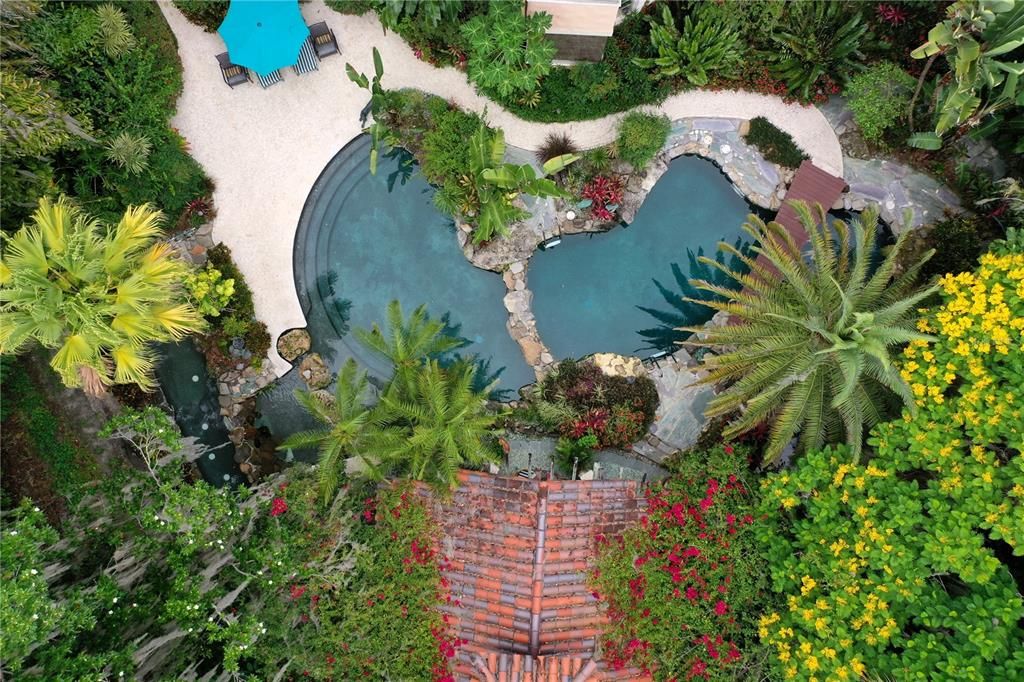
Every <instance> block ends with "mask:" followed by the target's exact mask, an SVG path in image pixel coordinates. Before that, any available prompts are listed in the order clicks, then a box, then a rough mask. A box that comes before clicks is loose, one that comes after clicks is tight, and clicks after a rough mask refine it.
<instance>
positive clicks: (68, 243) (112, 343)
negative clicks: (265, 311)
mask: <svg viewBox="0 0 1024 682" xmlns="http://www.w3.org/2000/svg"><path fill="white" fill-rule="evenodd" d="M161 218H162V216H161V213H160V212H159V211H156V210H154V209H153V208H151V207H150V206H149V205H148V204H147V205H143V206H136V207H129V208H128V210H126V211H125V213H124V216H123V217H122V218H121V221H120V222H119V223H117V225H109V226H108V225H104V224H103V223H101V222H99V221H98V220H95V219H93V218H90V217H88V216H86V215H85V214H84V213H83V212H82V211H81V210H79V209H78V208H77V207H76V206H73V205H72V204H71V203H69V202H68V200H67V199H66V198H65V197H63V196H62V197H60V199H58V200H57V202H56V203H52V202H51V201H50V200H49V199H46V198H44V199H40V201H39V208H38V209H37V210H36V211H35V213H33V215H32V219H31V223H30V224H28V225H26V226H25V227H22V228H21V230H19V231H18V232H17V233H16V234H15V235H14V236H13V237H11V238H9V239H8V240H7V242H6V249H5V253H4V257H3V261H2V262H0V353H17V352H19V351H21V350H24V349H25V348H27V347H28V346H29V345H30V344H31V343H32V342H33V341H35V342H38V343H39V344H40V345H42V346H44V347H45V348H51V349H56V353H54V355H53V358H52V360H51V361H50V365H51V366H52V367H53V369H54V370H55V371H56V372H57V373H58V374H59V375H60V377H61V380H62V381H63V382H64V384H65V385H67V386H83V385H84V387H85V389H86V390H87V391H88V392H90V393H94V394H95V393H100V392H102V390H103V386H104V385H109V384H112V383H118V384H125V383H134V384H138V385H139V386H141V387H143V388H145V389H149V388H152V386H153V385H154V380H153V353H152V351H151V349H150V345H151V343H152V342H154V341H173V340H178V339H181V338H182V337H184V336H185V335H187V334H189V333H192V332H195V331H198V330H200V329H201V328H202V326H203V320H202V317H201V316H200V315H199V314H198V313H197V312H196V311H195V309H193V307H192V306H191V305H190V304H189V303H188V301H187V298H186V294H185V292H184V289H183V284H182V283H183V282H184V280H185V276H186V275H187V274H188V273H189V271H190V267H189V266H188V264H186V263H185V262H184V261H182V260H181V259H180V258H178V257H177V255H176V252H175V251H174V249H173V248H172V247H170V246H169V245H167V244H166V243H164V242H161V241H157V238H158V237H159V236H160V233H161V229H160V222H161Z"/></svg>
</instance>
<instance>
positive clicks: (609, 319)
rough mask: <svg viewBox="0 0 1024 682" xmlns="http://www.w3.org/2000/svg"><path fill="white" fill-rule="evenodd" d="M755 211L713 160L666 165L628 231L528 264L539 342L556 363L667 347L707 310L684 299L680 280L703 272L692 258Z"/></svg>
mask: <svg viewBox="0 0 1024 682" xmlns="http://www.w3.org/2000/svg"><path fill="white" fill-rule="evenodd" d="M755 210H756V209H755V208H754V207H753V206H752V205H750V204H749V203H747V201H746V200H745V199H744V198H743V197H741V196H739V195H738V194H737V193H736V192H735V191H734V190H733V184H732V183H731V182H729V179H728V178H726V177H725V176H724V175H723V174H722V172H721V171H720V170H719V169H718V168H717V167H716V166H715V165H714V164H713V163H711V162H710V161H706V160H704V159H701V158H698V157H692V156H683V157H679V158H677V159H676V160H674V161H672V163H671V165H670V166H669V168H668V170H667V171H666V172H665V174H664V175H662V176H661V179H659V180H658V183H657V184H656V185H655V186H654V188H653V189H652V190H651V192H650V194H649V195H648V196H647V199H646V200H645V201H644V203H643V205H642V206H641V207H640V210H639V211H638V212H637V215H636V218H635V220H634V221H633V223H632V224H630V225H629V226H628V227H619V228H615V229H613V230H611V231H610V232H607V233H603V234H591V235H573V236H567V237H565V238H564V239H563V240H562V243H561V244H560V245H558V246H556V247H555V248H553V249H551V250H549V251H538V252H537V253H536V254H535V255H534V256H533V258H532V259H531V260H530V269H529V274H528V278H527V283H528V285H529V287H530V289H531V290H532V291H533V312H534V315H535V316H536V318H537V329H538V331H539V332H540V336H541V338H542V339H543V340H544V343H545V344H547V346H548V348H550V349H551V351H552V353H553V354H554V355H555V357H557V358H565V357H581V356H584V355H589V354H590V353H596V352H613V353H620V354H624V355H636V354H639V355H641V356H643V355H648V354H650V353H652V352H653V351H654V350H655V349H666V350H668V349H670V348H671V347H672V346H673V341H674V339H677V338H678V334H674V333H673V332H672V329H673V327H676V326H679V325H680V324H700V323H702V322H704V321H706V320H707V319H709V318H710V316H711V313H712V312H713V311H711V309H710V308H706V307H704V306H700V305H694V304H685V303H683V302H682V300H681V297H682V296H685V295H693V294H694V293H696V292H694V291H692V290H690V289H689V287H688V284H687V280H689V279H690V278H691V277H700V278H706V277H707V276H708V275H709V274H710V273H708V272H705V271H704V268H703V267H702V266H699V265H698V264H697V261H696V256H697V255H699V254H700V253H704V254H705V255H708V256H715V255H716V253H717V246H716V245H717V244H718V242H719V241H728V242H732V243H736V241H737V240H738V239H739V238H740V236H741V235H744V233H743V232H742V230H741V229H740V226H741V225H742V224H743V222H744V220H746V217H747V215H748V214H749V213H751V212H753V211H755ZM744 236H745V235H744Z"/></svg>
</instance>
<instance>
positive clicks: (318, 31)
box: [309, 21, 341, 59]
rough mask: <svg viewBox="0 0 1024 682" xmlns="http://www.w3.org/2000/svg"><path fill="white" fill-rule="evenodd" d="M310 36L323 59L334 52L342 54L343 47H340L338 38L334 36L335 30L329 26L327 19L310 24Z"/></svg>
mask: <svg viewBox="0 0 1024 682" xmlns="http://www.w3.org/2000/svg"><path fill="white" fill-rule="evenodd" d="M309 37H310V38H311V39H312V41H313V46H314V47H315V48H316V55H317V56H318V57H320V58H321V59H323V58H324V57H328V56H330V55H332V54H341V48H340V47H338V39H337V38H335V37H334V31H332V30H331V29H330V27H328V26H327V22H326V21H321V22H318V23H316V24H313V25H312V26H310V27H309Z"/></svg>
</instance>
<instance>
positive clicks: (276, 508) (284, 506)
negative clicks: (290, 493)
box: [270, 497, 288, 516]
mask: <svg viewBox="0 0 1024 682" xmlns="http://www.w3.org/2000/svg"><path fill="white" fill-rule="evenodd" d="M286 511H288V503H287V502H285V501H284V500H283V499H282V498H280V497H275V498H274V499H273V500H271V502H270V515H271V516H280V515H281V514H284V513H285V512H286Z"/></svg>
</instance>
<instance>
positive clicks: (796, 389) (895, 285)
mask: <svg viewBox="0 0 1024 682" xmlns="http://www.w3.org/2000/svg"><path fill="white" fill-rule="evenodd" d="M793 207H794V209H795V210H796V212H797V215H798V216H799V218H800V222H801V223H802V224H803V226H804V229H806V230H807V233H808V235H809V246H810V256H809V257H804V256H803V255H802V254H800V250H799V249H798V248H797V246H796V243H795V242H794V240H793V237H792V236H791V235H790V234H789V232H788V231H787V230H786V228H785V227H783V226H782V225H780V224H779V223H776V222H771V223H768V224H767V225H766V224H764V222H762V221H761V220H759V219H758V218H756V217H755V216H750V219H749V222H747V223H746V224H744V226H743V229H744V230H745V231H746V232H747V234H749V235H750V236H751V237H752V238H753V239H754V241H755V243H756V246H754V247H752V251H753V254H751V255H747V254H744V253H743V252H741V251H739V250H738V249H736V248H735V247H733V246H732V245H730V244H728V243H724V242H723V243H721V244H719V247H720V248H721V249H722V250H724V251H726V252H728V253H730V254H731V255H733V256H734V257H735V258H738V259H739V260H741V261H742V262H743V263H744V265H745V266H746V267H747V268H749V269H750V272H749V273H742V272H739V271H736V270H734V269H731V268H730V267H728V266H726V265H724V264H722V263H720V262H718V261H715V260H713V259H710V258H702V261H703V262H705V263H706V264H708V265H709V266H711V267H713V268H716V269H718V270H721V271H722V272H723V273H725V274H726V275H728V276H729V277H730V278H732V279H734V280H736V281H737V282H738V283H739V284H740V285H741V287H742V289H740V290H732V289H729V288H727V287H725V286H721V285H719V284H713V283H709V282H707V281H705V280H694V281H693V284H694V286H696V287H697V288H698V289H702V290H704V291H707V292H710V293H712V294H715V295H717V296H719V297H721V298H720V300H715V299H713V300H701V299H688V300H692V301H693V302H694V303H699V304H701V305H705V306H708V307H710V308H714V309H715V310H720V311H724V312H727V313H728V314H729V316H730V324H729V325H726V326H724V327H710V328H708V329H703V328H699V327H695V328H684V330H685V331H690V332H700V333H701V334H702V337H703V338H701V339H700V340H699V341H693V342H690V341H688V342H687V343H688V344H692V345H696V346H705V347H711V348H716V349H720V350H721V354H720V355H711V356H709V357H708V358H707V359H706V360H705V367H706V368H707V370H708V374H707V375H706V376H705V377H704V378H703V379H702V381H703V383H719V382H727V383H729V382H731V383H730V385H728V386H727V388H725V389H724V390H723V391H722V392H721V393H719V394H718V395H717V396H716V397H715V398H714V399H712V400H711V402H710V403H709V404H708V408H707V411H706V414H707V415H708V416H709V417H713V416H719V415H728V414H732V413H734V412H736V411H738V410H739V411H740V415H739V416H738V417H737V418H736V419H735V420H734V421H733V422H732V423H731V424H729V426H728V427H727V429H726V430H725V434H724V435H725V436H726V437H733V436H736V435H739V434H741V433H744V432H746V431H749V430H751V429H753V428H754V427H756V426H758V425H759V424H762V423H768V424H771V436H770V439H769V443H768V446H767V450H766V452H765V459H766V461H771V460H774V459H776V458H778V457H779V455H780V454H781V453H782V451H783V449H784V448H785V447H786V445H787V443H789V442H790V440H792V439H793V438H794V436H796V435H797V434H799V438H800V441H799V447H800V450H801V451H805V450H809V449H814V448H817V447H820V446H821V445H823V444H825V443H829V442H835V441H838V440H841V439H844V438H845V441H846V443H847V444H848V445H849V446H850V449H851V451H852V452H853V454H854V456H855V457H856V456H859V454H860V449H861V439H862V435H863V431H864V430H865V429H866V428H869V427H871V426H872V425H873V424H875V423H876V422H878V421H879V420H881V419H884V418H885V416H886V415H885V414H884V413H885V411H886V410H885V405H886V402H887V401H892V398H893V396H895V397H897V398H898V399H899V400H901V401H902V403H903V404H904V405H905V406H906V407H907V408H908V409H909V410H911V411H913V410H914V409H915V405H914V399H913V396H912V394H911V390H910V387H909V386H908V385H907V383H906V382H905V381H904V380H903V378H902V377H901V376H900V374H899V372H898V371H897V370H896V369H895V368H894V367H893V365H892V362H891V360H890V350H891V349H892V348H893V347H894V346H899V345H900V344H904V343H907V342H909V341H912V340H914V339H927V338H929V337H927V336H925V335H923V334H919V333H917V332H916V331H914V322H913V320H914V314H915V306H916V304H917V303H918V302H920V301H921V300H922V299H924V298H925V297H926V296H928V295H929V294H931V293H932V292H933V291H934V288H929V289H924V290H922V289H920V288H918V287H915V280H916V277H917V273H918V270H919V269H920V267H921V265H922V264H923V263H924V261H925V260H927V259H928V258H929V257H930V256H931V253H930V252H929V253H928V254H926V255H925V257H924V258H922V259H921V260H920V261H919V262H918V263H917V264H916V265H914V266H913V267H912V268H910V269H909V270H907V271H906V272H904V273H903V274H902V275H900V276H899V277H896V278H895V279H894V277H893V275H894V272H895V268H896V261H897V258H898V255H899V253H900V250H901V248H902V246H903V244H904V241H905V237H906V233H904V234H903V235H900V237H899V239H898V240H897V241H896V244H895V245H894V246H893V247H892V248H891V250H890V251H889V252H888V254H887V255H886V256H885V258H884V260H882V262H881V264H879V265H878V267H877V269H875V270H874V271H873V272H872V269H871V260H872V250H873V249H872V247H873V239H874V235H875V229H876V226H877V222H878V211H877V208H874V207H872V208H870V209H868V210H865V211H864V213H863V214H862V216H861V217H860V219H856V220H854V221H852V223H851V224H850V225H847V224H846V223H844V222H842V221H838V220H837V221H835V222H834V223H833V225H834V229H835V235H834V234H833V232H832V230H830V229H829V228H828V227H827V226H826V223H825V213H824V211H823V210H822V208H821V207H820V206H818V207H817V208H816V210H815V211H814V213H813V214H812V211H811V210H810V209H809V208H808V207H807V205H806V204H804V203H802V202H794V204H793ZM758 254H760V255H763V256H764V258H765V259H766V260H767V263H765V262H764V261H760V262H759V261H757V260H756V257H757V255H758ZM694 338H697V337H694Z"/></svg>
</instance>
